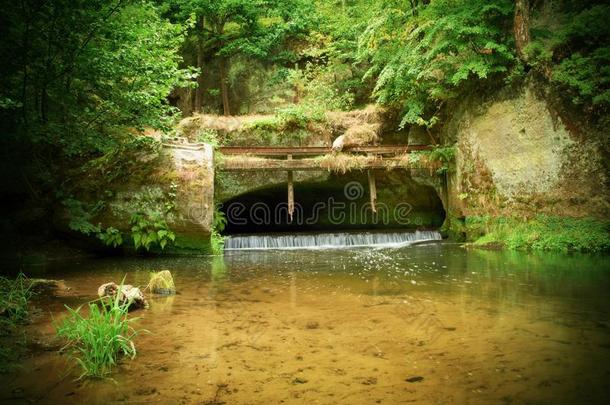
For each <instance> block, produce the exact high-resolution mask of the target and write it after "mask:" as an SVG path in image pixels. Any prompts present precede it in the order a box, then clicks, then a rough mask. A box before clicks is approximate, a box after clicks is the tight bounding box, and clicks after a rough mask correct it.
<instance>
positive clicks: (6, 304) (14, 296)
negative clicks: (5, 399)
mask: <svg viewBox="0 0 610 405" xmlns="http://www.w3.org/2000/svg"><path fill="white" fill-rule="evenodd" d="M31 297H32V289H31V286H30V283H29V282H28V281H27V279H26V277H25V275H24V274H23V273H19V274H18V275H17V277H16V278H15V279H14V280H12V279H8V278H5V277H0V373H4V372H7V371H10V370H11V369H13V368H14V363H15V362H16V361H17V359H18V358H19V355H20V352H21V350H22V349H23V346H24V344H25V334H24V333H22V331H21V330H20V328H19V326H20V324H22V323H24V322H25V321H26V320H27V318H28V315H29V310H28V303H29V301H30V298H31Z"/></svg>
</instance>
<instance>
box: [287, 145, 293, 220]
mask: <svg viewBox="0 0 610 405" xmlns="http://www.w3.org/2000/svg"><path fill="white" fill-rule="evenodd" d="M286 159H287V160H292V155H288V156H287V158H286ZM293 214H294V184H293V177H292V170H288V216H289V217H290V222H292V215H293Z"/></svg>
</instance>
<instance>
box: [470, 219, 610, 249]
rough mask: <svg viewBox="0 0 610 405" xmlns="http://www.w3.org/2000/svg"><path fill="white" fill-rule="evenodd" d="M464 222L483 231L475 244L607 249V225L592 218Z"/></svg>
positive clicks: (609, 234) (609, 233)
mask: <svg viewBox="0 0 610 405" xmlns="http://www.w3.org/2000/svg"><path fill="white" fill-rule="evenodd" d="M475 222H477V223H476V224H475V223H470V224H468V223H467V227H468V228H469V231H470V232H473V231H474V230H475V229H476V230H478V232H482V233H484V235H483V236H481V237H479V238H478V239H477V240H476V242H475V244H477V245H488V244H502V245H504V246H506V247H507V248H508V249H512V250H546V251H560V252H573V251H578V252H604V251H608V250H610V226H609V224H608V223H605V222H602V221H599V220H596V219H592V218H566V217H554V216H546V215H539V216H537V217H535V218H534V219H531V220H529V221H525V222H524V221H523V220H520V219H517V218H493V219H492V218H489V217H481V218H479V220H478V221H475Z"/></svg>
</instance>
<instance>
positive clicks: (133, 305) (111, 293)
mask: <svg viewBox="0 0 610 405" xmlns="http://www.w3.org/2000/svg"><path fill="white" fill-rule="evenodd" d="M119 290H120V291H119ZM117 294H119V303H120V304H121V305H123V304H128V305H129V309H138V308H147V307H148V303H147V302H146V299H145V298H144V294H143V293H142V291H140V289H139V288H138V287H134V286H132V285H130V284H124V285H121V286H119V285H117V284H116V283H106V284H102V285H101V286H100V287H99V288H98V289H97V295H98V296H99V297H100V298H104V297H109V298H112V299H115V298H116V296H117Z"/></svg>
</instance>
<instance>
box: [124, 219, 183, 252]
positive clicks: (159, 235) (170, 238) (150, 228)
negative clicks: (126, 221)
mask: <svg viewBox="0 0 610 405" xmlns="http://www.w3.org/2000/svg"><path fill="white" fill-rule="evenodd" d="M130 224H131V237H132V238H133V244H134V247H135V248H136V250H137V249H139V248H141V247H143V248H144V249H146V250H150V248H151V247H152V246H155V245H159V246H160V247H161V249H165V246H167V245H168V244H171V243H173V242H174V241H175V240H176V235H175V234H174V232H172V231H171V230H170V229H169V227H168V226H167V222H166V221H165V219H164V218H163V215H162V214H161V213H160V212H157V211H147V212H136V213H134V214H133V215H132V216H131V219H130Z"/></svg>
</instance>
